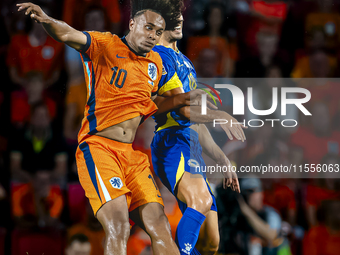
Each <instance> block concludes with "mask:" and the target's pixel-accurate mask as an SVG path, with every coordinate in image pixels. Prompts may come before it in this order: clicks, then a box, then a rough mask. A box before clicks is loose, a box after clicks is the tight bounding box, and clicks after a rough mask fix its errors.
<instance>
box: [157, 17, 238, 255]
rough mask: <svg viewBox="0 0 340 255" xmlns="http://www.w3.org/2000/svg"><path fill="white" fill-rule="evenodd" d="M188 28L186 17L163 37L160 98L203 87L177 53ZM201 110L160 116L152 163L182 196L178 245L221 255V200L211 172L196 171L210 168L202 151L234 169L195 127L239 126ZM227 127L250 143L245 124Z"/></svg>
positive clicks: (232, 181) (232, 180) (232, 179)
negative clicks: (213, 188) (209, 176)
mask: <svg viewBox="0 0 340 255" xmlns="http://www.w3.org/2000/svg"><path fill="white" fill-rule="evenodd" d="M182 25H183V17H181V19H180V23H179V25H178V26H177V27H176V28H175V29H174V30H167V31H165V32H164V33H163V35H162V38H161V40H160V44H159V45H156V46H155V47H154V48H153V50H154V51H155V52H158V53H159V54H160V56H161V58H162V61H163V74H162V78H161V81H160V83H159V87H158V95H161V96H163V97H169V96H173V95H176V94H180V93H187V92H189V91H192V90H194V89H196V86H197V85H196V72H195V69H194V67H193V65H192V63H191V62H190V60H189V59H188V58H187V57H186V56H184V55H183V54H182V53H181V52H180V51H178V49H177V41H178V40H180V39H181V38H182ZM156 103H157V102H156ZM200 111H201V108H200V106H190V107H188V106H186V107H182V108H179V109H177V110H175V111H171V112H168V113H165V114H159V115H156V116H154V118H155V121H156V123H157V126H156V133H155V136H154V139H153V141H152V144H151V150H152V163H153V167H154V170H155V173H156V174H157V175H158V177H159V178H160V179H161V181H162V183H163V184H164V185H165V186H166V187H167V188H168V189H169V190H170V191H171V192H172V193H173V194H174V195H175V196H176V198H177V201H178V204H179V207H180V209H181V211H182V213H183V217H182V218H181V220H180V222H179V224H178V226H177V231H176V242H177V245H178V246H179V250H180V253H181V254H183V255H184V254H215V253H216V252H217V250H218V246H219V240H220V238H219V231H218V219H217V208H216V201H215V197H214V195H213V193H212V191H211V188H210V185H209V183H208V181H207V178H206V176H205V173H197V172H196V169H197V168H196V167H197V166H201V167H202V166H203V167H204V166H205V163H204V161H203V158H202V151H204V152H205V153H206V154H207V155H208V156H210V157H211V158H212V159H214V160H215V161H216V163H218V164H219V165H224V166H227V167H228V166H229V167H230V166H231V164H230V162H229V160H228V158H227V157H226V156H225V155H224V153H223V151H222V150H221V149H220V148H219V147H218V146H217V145H216V143H215V142H214V140H213V139H212V137H211V135H210V133H209V131H208V129H207V127H206V126H205V125H204V124H195V123H204V122H211V121H212V120H213V119H217V118H221V119H222V118H223V119H228V120H229V123H230V121H233V122H234V123H236V122H237V121H236V119H234V118H233V117H231V116H230V115H229V114H227V113H226V112H222V111H216V110H215V111H214V110H208V114H207V115H204V116H202V115H201V114H200ZM193 122H195V123H193ZM222 128H223V129H224V130H225V131H226V133H227V134H228V136H229V138H232V137H231V134H233V135H234V136H235V137H236V138H237V139H239V140H242V141H244V139H245V136H244V133H243V130H242V128H241V126H240V125H236V126H235V125H234V129H232V127H231V126H224V127H222ZM230 132H231V134H230ZM224 177H225V179H224V181H223V185H224V187H225V188H226V187H231V188H232V189H233V190H235V191H238V192H240V188H239V183H238V179H237V176H236V174H235V173H232V172H226V173H225V176H224ZM197 241H198V242H197ZM196 243H197V246H196V247H195V245H196ZM194 247H195V248H194Z"/></svg>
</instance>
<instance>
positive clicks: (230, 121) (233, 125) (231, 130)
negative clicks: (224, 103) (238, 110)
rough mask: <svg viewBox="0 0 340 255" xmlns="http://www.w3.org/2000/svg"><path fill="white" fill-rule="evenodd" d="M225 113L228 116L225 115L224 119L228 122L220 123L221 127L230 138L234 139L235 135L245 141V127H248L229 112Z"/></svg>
mask: <svg viewBox="0 0 340 255" xmlns="http://www.w3.org/2000/svg"><path fill="white" fill-rule="evenodd" d="M225 114H226V116H225V117H224V119H225V120H226V121H227V123H226V124H220V125H221V128H222V129H223V130H224V131H225V132H226V134H227V136H228V138H229V139H230V140H233V136H235V137H236V138H237V139H238V140H241V141H242V142H244V140H246V136H245V134H244V132H243V129H245V128H248V127H246V126H244V125H243V124H238V123H239V122H238V121H237V119H235V118H234V117H232V116H231V115H229V114H228V113H225Z"/></svg>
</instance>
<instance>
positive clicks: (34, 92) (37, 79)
mask: <svg viewBox="0 0 340 255" xmlns="http://www.w3.org/2000/svg"><path fill="white" fill-rule="evenodd" d="M26 80H27V83H26V85H25V86H24V89H22V90H17V91H13V92H12V93H11V123H12V124H13V125H14V126H15V127H17V128H20V127H23V126H24V124H27V123H28V122H29V119H30V115H31V105H34V104H36V103H38V102H41V101H42V102H44V103H45V104H46V106H47V108H48V111H49V114H50V116H51V118H52V119H54V117H55V116H56V112H57V105H56V102H55V101H54V100H53V99H52V98H50V97H49V96H48V95H47V94H46V92H45V91H44V86H45V85H44V81H43V77H42V74H41V73H35V72H32V73H29V74H27V77H26Z"/></svg>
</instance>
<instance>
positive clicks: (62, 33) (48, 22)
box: [17, 3, 87, 50]
mask: <svg viewBox="0 0 340 255" xmlns="http://www.w3.org/2000/svg"><path fill="white" fill-rule="evenodd" d="M17 6H18V7H19V9H18V11H25V15H29V16H30V17H31V19H33V20H35V21H36V22H38V23H41V25H42V26H43V27H44V29H45V31H46V32H47V33H48V34H49V35H50V36H51V37H52V38H53V39H55V40H56V41H58V42H63V43H66V44H67V45H68V46H70V47H72V48H74V49H76V50H80V49H81V48H82V47H83V46H84V45H85V44H86V41H87V39H86V35H85V34H83V33H82V32H80V31H78V30H76V29H74V28H72V27H70V26H69V25H67V24H66V23H65V22H63V21H60V20H56V19H53V18H51V17H49V16H48V15H47V14H46V13H44V12H43V10H42V9H41V8H40V6H38V5H35V4H32V3H22V4H17Z"/></svg>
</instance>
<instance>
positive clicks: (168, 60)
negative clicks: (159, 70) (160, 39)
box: [152, 45, 177, 65]
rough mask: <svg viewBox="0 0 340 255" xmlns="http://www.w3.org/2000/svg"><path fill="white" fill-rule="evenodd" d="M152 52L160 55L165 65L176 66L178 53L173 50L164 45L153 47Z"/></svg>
mask: <svg viewBox="0 0 340 255" xmlns="http://www.w3.org/2000/svg"><path fill="white" fill-rule="evenodd" d="M152 51H154V52H156V53H158V54H159V56H160V57H161V59H162V61H163V64H166V65H174V64H176V60H177V56H176V52H175V51H174V50H173V49H171V48H169V47H165V46H163V45H156V46H155V47H153V49H152Z"/></svg>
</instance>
